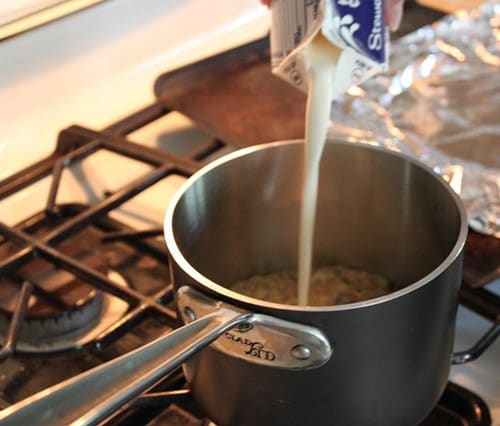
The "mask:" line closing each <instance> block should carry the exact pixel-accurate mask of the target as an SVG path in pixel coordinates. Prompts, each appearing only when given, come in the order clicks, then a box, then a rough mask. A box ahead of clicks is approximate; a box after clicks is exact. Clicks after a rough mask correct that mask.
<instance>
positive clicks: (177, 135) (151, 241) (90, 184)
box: [0, 17, 500, 426]
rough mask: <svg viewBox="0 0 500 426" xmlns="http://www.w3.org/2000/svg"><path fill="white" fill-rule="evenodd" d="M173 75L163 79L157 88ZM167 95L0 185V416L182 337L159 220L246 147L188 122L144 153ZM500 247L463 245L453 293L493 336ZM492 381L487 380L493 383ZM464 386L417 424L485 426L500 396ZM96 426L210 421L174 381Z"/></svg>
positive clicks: (85, 132)
mask: <svg viewBox="0 0 500 426" xmlns="http://www.w3.org/2000/svg"><path fill="white" fill-rule="evenodd" d="M427 19H428V17H427ZM419 22H420V21H419ZM415 25H417V24H415ZM418 25H420V24H418ZM403 26H404V23H403ZM171 76H172V75H171V74H169V75H166V76H163V77H160V78H158V80H157V85H156V87H157V89H158V87H160V86H161V85H163V84H164V83H165V82H168V81H169V78H170V77H171ZM164 87H165V86H164ZM167 95H168V93H165V92H164V93H162V95H161V96H160V95H159V93H157V96H158V99H159V100H158V101H155V102H153V103H152V104H151V105H149V106H147V107H144V108H142V109H139V110H138V111H137V112H136V113H133V114H131V115H129V116H128V117H126V118H125V119H123V120H120V121H119V122H116V123H114V124H112V125H109V126H107V127H106V128H105V129H104V130H100V131H95V130H93V129H91V128H88V127H84V126H79V125H73V126H71V127H68V128H67V129H65V130H63V131H61V132H60V134H59V136H58V139H57V146H56V148H55V150H54V151H53V152H52V153H48V154H47V155H46V156H45V157H44V158H42V159H40V160H37V161H30V162H29V164H28V163H26V166H25V167H23V168H22V170H20V171H19V172H16V173H14V174H12V175H11V176H8V177H6V178H5V179H4V180H2V181H0V217H2V220H1V221H0V280H2V283H0V291H1V292H3V294H2V293H0V294H2V299H3V300H4V302H2V303H0V332H1V334H2V335H3V345H2V349H1V350H0V408H2V409H3V408H6V407H8V406H10V405H11V404H14V403H16V402H18V401H21V400H23V399H24V398H25V397H27V396H29V395H31V394H33V393H35V392H38V391H40V390H42V389H45V388H46V387H48V386H51V385H53V384H56V383H59V382H60V381H62V380H64V379H67V378H70V377H73V376H74V375H76V374H78V373H80V372H82V371H85V370H88V369H89V368H92V367H94V366H97V365H99V364H102V363H103V362H106V361H108V360H111V359H114V358H116V357H117V356H119V355H121V354H124V353H126V352H129V351H130V350H132V349H134V348H137V347H139V346H141V345H143V344H144V343H146V342H148V341H150V340H152V339H154V338H155V337H157V336H158V335H160V334H162V333H165V332H169V331H171V330H173V329H174V328H175V327H176V326H177V325H178V321H177V314H176V311H175V307H174V306H173V293H172V285H171V283H170V280H169V276H168V264H167V256H166V248H165V245H164V242H163V239H162V228H161V219H160V222H159V220H158V218H159V217H160V218H161V217H162V215H163V211H164V209H165V206H166V204H167V202H168V200H169V198H170V196H171V195H172V194H173V192H174V191H175V189H176V188H178V187H179V186H180V184H181V183H182V182H183V181H184V180H185V178H186V177H188V176H190V175H191V174H192V173H193V172H195V171H196V170H198V169H199V168H200V167H202V166H203V165H204V164H206V163H207V162H210V161H211V160H213V159H214V158H216V157H217V156H220V155H222V154H224V153H226V152H228V151H231V150H233V149H234V148H235V147H237V146H242V145H244V144H245V143H248V142H244V141H241V139H238V140H237V141H236V140H232V139H231V135H226V134H224V136H228V138H227V139H226V138H225V137H224V138H223V137H221V135H222V134H219V133H218V132H214V129H207V127H206V126H204V124H203V122H202V123H201V127H202V128H204V129H205V130H208V133H207V132H204V131H200V130H199V129H196V130H193V129H192V128H191V126H190V124H191V121H190V119H189V118H185V117H184V118H182V120H185V121H183V123H184V122H187V123H188V125H187V126H186V127H183V126H181V127H179V128H176V129H175V131H174V132H170V133H169V134H168V135H167V134H164V135H163V134H160V137H158V138H156V139H155V140H154V142H153V143H150V142H148V143H145V142H144V141H143V138H145V139H148V138H147V137H146V136H144V135H146V134H147V133H148V131H149V130H150V129H151V128H154V127H155V126H156V125H157V123H159V122H160V121H164V120H169V118H170V117H172V116H174V115H176V114H178V112H177V111H173V110H172V109H173V108H174V107H175V108H177V105H168V104H167V103H166V101H165V100H166V99H171V98H169V97H168V96H167ZM65 114H66V115H64V116H65V117H66V116H67V114H68V113H67V112H66V113H65ZM191 118H193V117H191ZM194 119H195V121H196V122H197V124H198V120H197V117H194ZM182 120H181V121H182ZM160 133H161V130H160ZM214 135H215V136H214ZM136 141H137V142H136ZM263 141H266V138H263ZM27 157H30V155H28V154H27ZM13 207H14V208H13ZM498 241H499V240H495V239H494V238H491V237H485V236H483V235H480V234H476V233H471V234H470V235H469V238H468V242H467V249H466V259H465V269H464V283H463V287H462V290H461V293H460V302H461V307H460V310H462V311H464V310H466V311H467V312H475V313H474V314H473V315H476V314H477V316H478V318H481V321H482V322H483V323H485V324H487V326H488V327H489V326H490V325H491V324H492V323H493V324H495V322H496V323H498V318H499V312H500V301H499V296H498V291H497V290H494V289H493V287H492V286H496V287H495V289H496V288H497V287H498V282H499V280H498V278H499V276H500V271H499V268H498V261H497V259H498V258H499V256H500V252H499V250H500V244H499V242H498ZM40 265H41V268H42V270H41V271H40V272H39V271H38V270H37V268H38V267H39V266H40ZM492 283H493V284H492ZM102 312H107V313H108V315H107V318H106V319H104V320H102V319H101V313H102ZM61 322H62V323H63V327H62V329H61V328H59V325H60V324H59V323H61ZM459 323H460V318H459ZM26 324H28V326H26ZM56 326H57V327H56ZM467 331H468V329H467ZM473 332H474V333H476V334H474V336H473V338H477V337H478V336H477V331H476V330H475V329H474V330H473ZM497 333H498V332H497ZM33 337H35V339H33ZM40 337H41V338H40ZM490 337H491V336H490ZM460 343H462V342H460ZM497 346H498V344H497ZM493 349H494V348H493ZM486 354H488V352H486ZM491 358H492V357H490V361H489V363H490V364H491V363H492V361H491ZM493 358H494V357H493ZM490 367H491V366H490ZM493 367H494V361H493ZM491 371H492V370H491V368H490V369H486V372H484V373H483V375H484V376H485V378H486V377H489V378H490V380H492V379H491V377H492V375H491V373H490V372H491ZM467 377H468V376H467V375H465V379H464V377H463V373H462V370H457V371H456V372H455V373H453V372H452V379H451V381H450V382H449V384H448V386H447V388H446V390H445V392H444V394H443V396H442V398H441V400H440V401H439V403H438V405H437V406H436V407H435V409H434V410H433V411H432V413H431V414H430V415H429V417H428V418H427V419H426V420H425V421H424V422H423V424H424V425H443V424H446V425H454V424H457V425H488V424H491V423H492V416H491V415H490V412H493V411H495V412H498V406H499V405H500V404H497V403H496V402H495V401H496V399H495V398H498V395H496V396H495V395H493V396H491V395H483V394H482V393H480V392H479V393H478V392H477V391H475V390H474V389H475V386H474V384H471V385H470V386H469V385H468V383H467V381H468V378H467ZM494 380H495V378H494V375H493V381H494ZM485 400H487V403H486V402H485ZM493 419H494V421H497V419H496V418H495V417H494V416H493ZM104 424H109V425H137V424H149V425H177V424H179V425H207V426H208V425H209V424H210V420H209V419H207V418H205V416H204V414H203V412H202V411H201V410H200V408H199V407H198V406H197V405H196V402H195V401H194V400H193V398H192V395H191V393H190V390H189V388H188V387H187V384H186V381H185V378H184V376H183V374H182V371H180V370H176V371H175V372H174V373H172V374H170V375H169V376H168V377H165V378H164V379H162V380H160V381H159V382H158V383H157V384H155V385H154V386H153V387H152V388H151V389H149V390H148V391H146V392H145V393H143V394H141V395H139V396H138V397H137V398H135V399H133V400H132V401H131V402H130V403H128V404H126V405H125V406H123V407H121V408H120V409H118V410H117V411H116V412H115V413H114V414H113V415H112V416H110V417H109V418H108V419H106V421H105V422H104Z"/></svg>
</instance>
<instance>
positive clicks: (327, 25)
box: [271, 0, 389, 99]
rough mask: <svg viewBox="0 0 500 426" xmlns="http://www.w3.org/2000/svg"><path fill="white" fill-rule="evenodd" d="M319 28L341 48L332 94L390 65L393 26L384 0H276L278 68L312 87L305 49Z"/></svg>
mask: <svg viewBox="0 0 500 426" xmlns="http://www.w3.org/2000/svg"><path fill="white" fill-rule="evenodd" d="M319 33H321V34H322V35H323V37H324V38H325V39H326V40H328V42H329V43H331V44H332V45H333V46H335V47H336V48H338V49H339V50H340V53H339V56H338V62H337V65H336V67H335V76H334V80H333V90H332V93H331V99H335V98H337V97H338V96H339V95H341V94H343V93H345V92H347V91H348V90H349V88H351V87H352V86H355V85H358V84H360V83H361V82H363V81H364V80H366V79H367V78H369V77H370V76H372V75H374V74H375V73H377V72H379V71H383V70H386V69H387V65H388V54H389V36H388V34H389V31H388V29H387V27H386V25H385V24H384V0H274V1H273V3H272V25H271V65H272V69H273V73H274V74H276V75H278V76H279V77H281V78H283V79H284V80H286V81H287V82H289V83H290V84H292V85H294V86H296V87H297V88H299V89H301V90H303V91H306V92H307V89H308V79H307V69H306V64H305V61H304V57H303V55H302V50H303V49H304V47H305V46H307V45H308V44H309V43H310V42H311V41H312V40H313V38H314V37H316V36H317V35H318V34H319Z"/></svg>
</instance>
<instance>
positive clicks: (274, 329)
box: [0, 286, 332, 426]
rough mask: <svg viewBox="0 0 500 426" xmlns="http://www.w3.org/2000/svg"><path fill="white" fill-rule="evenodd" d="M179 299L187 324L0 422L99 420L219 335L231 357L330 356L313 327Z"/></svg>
mask: <svg viewBox="0 0 500 426" xmlns="http://www.w3.org/2000/svg"><path fill="white" fill-rule="evenodd" d="M177 305H178V308H179V311H180V313H181V316H182V317H183V319H184V321H185V322H187V323H188V324H187V325H185V326H183V327H181V328H179V329H177V330H175V331H173V332H171V333H169V334H167V335H164V336H161V337H159V338H158V339H156V340H154V341H152V342H151V343H148V344H147V345H145V346H142V347H140V348H138V349H136V350H135V351H132V352H129V353H128V354H125V355H123V356H121V357H119V358H116V359H115V360H112V361H110V362H108V363H106V364H102V365H101V366H99V367H96V368H94V369H92V370H89V371H87V372H85V373H83V374H80V375H78V376H76V377H74V378H72V379H69V380H66V381H64V382H62V383H60V384H58V385H55V386H52V387H50V388H48V389H46V390H44V391H42V392H39V393H37V394H35V395H33V396H31V397H29V398H27V399H25V400H23V401H21V402H19V403H17V404H15V405H13V406H11V407H8V408H6V409H4V410H3V411H1V412H0V425H2V426H3V425H15V426H17V425H46V426H49V425H50V426H67V425H70V424H71V425H79V426H84V425H95V424H98V423H99V422H101V421H102V420H104V419H105V418H106V417H108V416H109V415H110V414H112V413H113V412H114V411H115V410H116V409H118V408H119V407H120V406H122V405H123V404H125V403H126V402H128V401H130V400H132V399H133V398H135V397H136V396H138V395H139V394H141V393H142V392H144V391H145V390H147V389H148V388H150V387H151V386H152V385H154V384H155V383H156V382H158V381H159V380H160V379H161V378H162V377H164V376H165V375H167V374H168V373H169V372H171V371H172V370H174V369H175V368H177V367H178V366H180V365H181V364H182V363H184V362H185V361H187V359H188V358H190V357H191V356H192V355H194V354H195V353H196V352H198V351H199V350H200V349H202V348H204V347H205V346H207V345H209V344H210V343H212V342H214V341H216V342H215V343H214V345H216V346H215V347H216V348H217V349H218V350H220V351H221V352H223V353H225V354H227V355H228V356H231V357H236V358H240V359H243V360H245V361H246V362H252V363H256V364H260V365H267V366H272V367H274V368H285V369H292V370H294V369H300V370H305V369H313V368H318V367H320V366H321V365H323V364H324V363H326V362H327V361H328V360H329V359H330V356H331V354H332V348H331V346H330V343H329V342H328V339H327V337H326V336H325V335H324V334H323V333H322V332H321V331H320V330H318V329H317V328H315V327H311V326H308V325H304V324H297V323H295V322H290V321H285V320H282V319H279V318H275V317H272V316H268V315H263V314H258V313H251V312H247V311H242V310H241V309H238V308H236V307H234V306H232V305H230V304H225V303H222V302H220V301H217V300H214V299H212V298H210V297H207V296H205V295H204V294H201V293H199V292H198V291H196V290H194V289H192V288H191V287H188V286H185V287H181V288H180V289H179V290H178V291H177ZM222 335H225V338H223V339H219V340H222V341H221V342H219V343H217V342H218V340H217V338H218V337H220V336H222Z"/></svg>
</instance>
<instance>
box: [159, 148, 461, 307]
mask: <svg viewBox="0 0 500 426" xmlns="http://www.w3.org/2000/svg"><path fill="white" fill-rule="evenodd" d="M302 162H303V143H302V142H301V141H288V142H278V143H273V144H267V145H263V146H257V147H252V148H249V149H247V150H242V151H239V152H237V153H236V154H234V155H232V156H229V157H225V158H224V159H222V160H220V161H218V162H215V163H214V164H212V165H210V166H208V167H205V168H204V169H203V170H202V171H201V172H200V173H198V174H197V175H195V176H194V177H193V178H191V180H190V181H189V182H188V183H187V185H186V187H185V188H184V189H183V190H181V191H180V192H179V195H178V197H177V199H176V200H174V202H173V206H171V208H170V210H169V212H170V213H169V214H170V215H171V217H170V218H168V217H167V220H166V235H167V242H168V244H169V249H170V251H171V254H172V256H173V257H174V259H175V261H176V262H177V263H178V264H179V266H180V267H181V268H182V269H183V270H184V271H185V272H186V273H187V274H188V275H191V276H192V277H194V278H195V279H196V280H197V281H198V282H201V283H202V284H204V285H206V286H207V287H209V288H210V289H211V290H214V291H216V292H219V293H222V294H224V295H226V296H229V297H236V296H237V295H235V294H233V293H232V292H231V291H228V290H227V288H228V287H230V286H231V284H232V283H234V282H236V281H238V280H242V279H246V278H248V277H250V276H252V275H256V274H265V273H269V272H274V271H278V270H280V269H284V268H294V267H296V265H297V252H298V248H297V247H298V229H299V211H300V202H301V190H302V178H303V168H302ZM167 216H168V214H167ZM465 223H466V221H465V214H464V211H463V208H462V206H461V204H460V202H459V201H458V200H457V197H456V195H455V194H454V193H453V191H452V190H451V189H450V188H449V186H448V185H447V184H446V182H444V181H443V180H442V179H441V178H440V177H438V176H437V175H436V174H434V173H433V172H432V171H431V170H430V169H428V168H426V167H425V166H422V165H421V164H419V163H418V162H416V161H415V160H413V159H411V158H409V157H406V156H403V155H400V154H397V153H392V152H391V153H390V152H387V151H384V150H382V149H380V148H374V147H371V146H367V145H360V144H352V143H348V142H341V141H328V142H327V144H326V146H325V150H324V154H323V158H322V162H321V170H320V185H319V193H318V207H317V218H316V225H315V240H314V259H315V264H316V265H318V266H320V265H329V264H343V265H347V266H351V267H356V268H360V269H363V270H366V271H370V272H377V273H380V274H382V275H384V276H385V277H387V278H388V279H389V280H391V282H393V283H394V284H395V288H396V291H395V292H393V293H391V294H390V295H388V296H384V297H381V298H377V299H373V300H372V301H369V302H368V303H379V302H381V301H384V300H387V299H388V298H391V297H396V296H397V295H398V294H401V293H402V292H403V293H404V292H405V291H411V290H412V289H414V288H416V287H418V286H419V285H424V284H425V282H427V281H429V280H430V279H431V278H432V276H433V275H436V274H438V273H440V272H441V271H442V270H444V269H445V268H446V267H447V266H448V263H450V262H452V261H453V260H454V258H455V257H456V256H457V254H458V253H459V251H460V250H461V247H462V245H463V241H464V239H465V234H466V225H465ZM174 230H175V231H174ZM246 300H248V299H246ZM361 303H362V304H363V302H361ZM271 305H272V304H271ZM364 305H366V303H365V304H364ZM295 308H297V307H294V309H295ZM337 308H339V307H333V309H337ZM318 309H320V308H318Z"/></svg>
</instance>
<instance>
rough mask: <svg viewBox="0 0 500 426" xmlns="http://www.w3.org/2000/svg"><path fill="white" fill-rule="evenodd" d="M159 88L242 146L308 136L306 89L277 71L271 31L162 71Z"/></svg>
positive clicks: (164, 98)
mask: <svg viewBox="0 0 500 426" xmlns="http://www.w3.org/2000/svg"><path fill="white" fill-rule="evenodd" d="M155 94H156V96H157V98H158V100H159V101H160V102H161V103H162V105H164V106H165V107H166V108H168V109H171V110H176V111H179V112H181V113H183V114H185V115H187V116H188V117H189V118H191V119H192V120H194V121H195V122H196V123H197V124H198V125H199V126H200V127H202V128H204V129H205V130H207V131H208V132H209V133H210V134H211V135H212V136H214V137H216V138H218V139H220V140H221V141H222V142H225V143H228V144H231V145H234V146H236V147H242V146H248V145H255V144H260V143H265V142H271V141H276V140H284V139H296V138H302V137H303V136H304V114H305V106H306V95H305V94H304V93H302V92H300V91H299V90H297V89H295V88H294V87H292V86H290V85H289V84H288V83H285V82H284V81H282V80H281V79H280V78H278V77H276V76H275V75H273V74H272V73H271V65H270V59H269V40H268V37H265V38H263V39H260V40H257V41H255V42H253V43H250V44H247V45H244V46H240V47H237V48H235V49H233V50H230V51H227V52H224V53H222V54H219V55H217V56H213V57H210V58H208V59H205V60H202V61H199V62H196V63H194V64H191V65H188V66H186V67H183V68H180V69H178V70H174V71H172V72H168V73H166V74H163V75H161V76H160V77H159V78H158V79H157V81H156V83H155Z"/></svg>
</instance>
